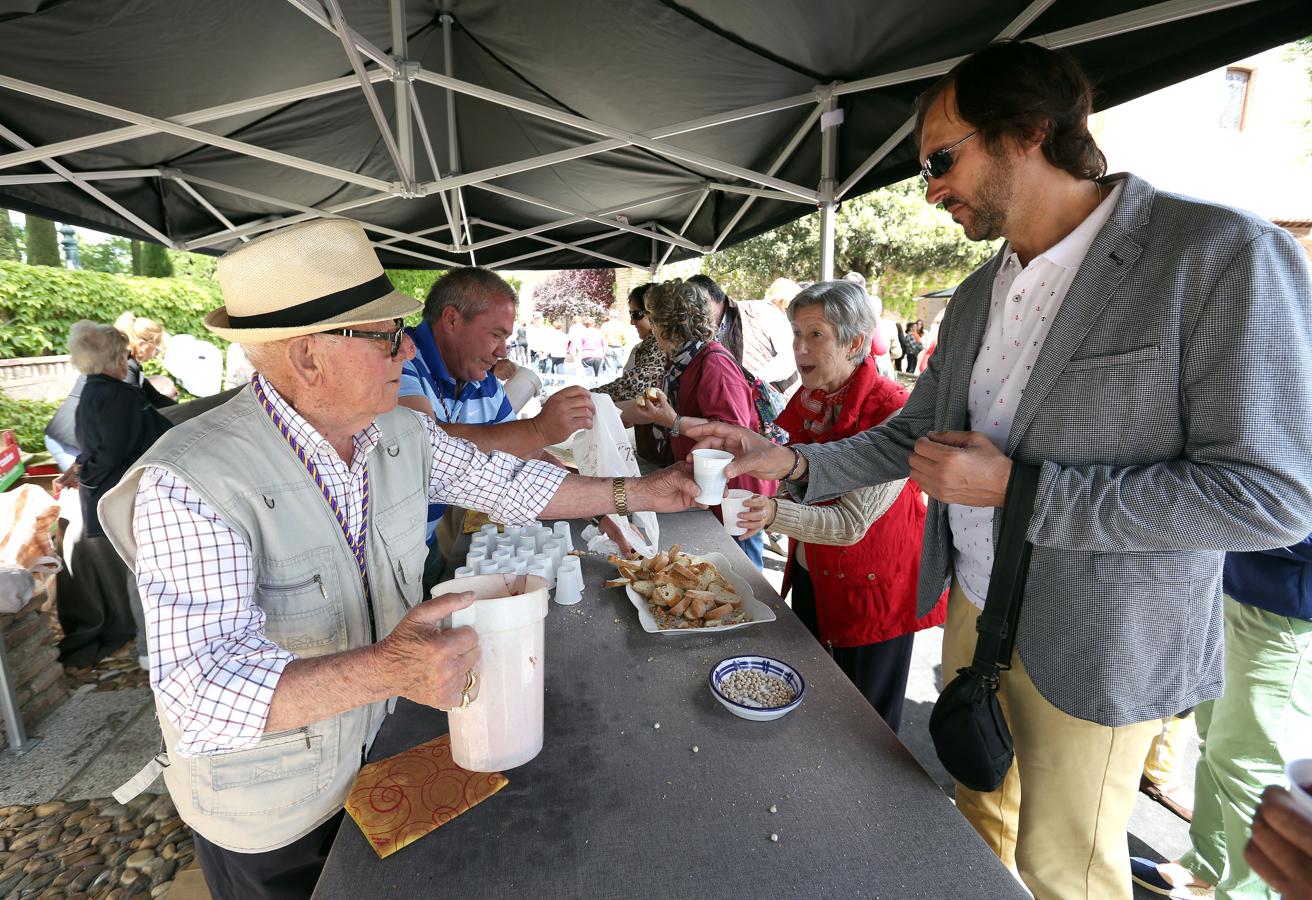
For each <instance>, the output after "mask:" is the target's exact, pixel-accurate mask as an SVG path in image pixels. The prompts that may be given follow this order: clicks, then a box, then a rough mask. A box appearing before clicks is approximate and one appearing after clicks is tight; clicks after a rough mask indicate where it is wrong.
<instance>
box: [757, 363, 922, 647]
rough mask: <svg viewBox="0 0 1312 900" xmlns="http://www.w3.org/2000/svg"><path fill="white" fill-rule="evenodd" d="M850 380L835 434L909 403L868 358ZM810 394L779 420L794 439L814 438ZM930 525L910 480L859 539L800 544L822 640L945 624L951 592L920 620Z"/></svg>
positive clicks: (862, 639) (861, 640)
mask: <svg viewBox="0 0 1312 900" xmlns="http://www.w3.org/2000/svg"><path fill="white" fill-rule="evenodd" d="M852 379H853V380H852V386H851V387H850V388H849V389H848V394H847V398H846V402H845V403H844V405H843V409H842V412H840V413H839V416H838V421H837V422H836V423H835V425H834V430H833V431H832V432H831V436H830V438H829V440H834V441H837V440H841V439H843V438H846V437H851V436H852V435H854V434H857V433H859V432H862V431H865V430H866V429H868V428H873V427H874V426H876V425H878V424H879V423H881V422H883V421H884V420H885V419H887V418H888V417H889V416H891V415H892V414H893V413H895V412H897V411H898V410H899V409H901V408H902V404H904V403H906V401H907V396H908V394H907V391H906V389H905V388H903V387H901V386H899V385H898V384H897V383H896V382H894V381H892V380H890V379H888V378H884V377H883V376H881V375H880V374H879V373H878V371H877V370H876V369H875V361H874V360H873V359H871V358H869V357H867V358H866V359H865V360H864V361H863V362H862V363H861V365H859V366H857V369H856V372H855V373H854V374H853V376H852ZM805 393H806V389H805V388H802V389H801V390H799V391H798V392H797V394H796V395H794V396H793V399H792V401H791V402H790V403H789V404H788V407H787V408H786V409H785V410H784V411H783V413H782V414H780V416H779V419H778V424H779V426H780V427H781V428H783V429H784V430H785V431H787V432H788V434H789V435H790V436H791V438H792V440H791V442H790V443H794V444H805V443H811V442H812V435H811V434H810V432H808V431H807V430H806V428H805V427H804V426H803V425H802V413H801V401H802V396H803V394H805ZM830 502H834V501H830ZM924 530H925V501H924V500H923V499H922V498H921V495H920V485H918V484H916V482H915V481H914V480H908V481H907V483H906V485H905V486H903V488H902V492H901V493H900V494H899V495H898V498H897V499H896V500H894V501H893V505H892V506H891V507H889V508H888V510H887V511H886V512H885V513H884V514H883V515H882V516H880V517H879V518H878V519H876V520H875V521H874V523H873V524H872V525H871V526H870V528H869V529H868V530H867V531H866V533H865V536H864V537H862V538H861V539H860V540H858V541H857V542H856V543H855V544H852V545H851V546H849V547H834V546H829V545H825V544H812V543H807V542H805V541H804V542H802V543H803V546H805V548H806V568H807V572H808V573H809V574H810V576H811V580H812V581H813V582H814V583H815V598H816V618H817V619H818V620H819V624H820V640H821V642H822V643H824V644H829V645H832V646H835V647H860V646H864V645H865V644H874V643H878V642H879V641H886V640H889V639H891V638H895V637H900V636H901V635H904V634H907V633H909V632H913V631H920V630H921V629H922V628H929V627H930V626H931V625H938V624H941V623H942V622H943V620H944V618H945V617H946V615H947V594H946V593H945V594H944V596H943V597H942V598H940V599H939V602H938V604H937V605H936V606H935V607H934V608H933V609H932V610H930V611H929V613H927V614H926V615H925V616H923V617H921V618H916V582H917V580H918V579H919V576H920V546H921V541H922V538H923V533H924ZM794 543H796V539H794ZM795 556H796V554H789V558H788V568H787V570H786V571H785V573H784V589H783V592H784V594H787V593H788V589H789V587H790V585H791V582H792V573H793V566H794V565H795Z"/></svg>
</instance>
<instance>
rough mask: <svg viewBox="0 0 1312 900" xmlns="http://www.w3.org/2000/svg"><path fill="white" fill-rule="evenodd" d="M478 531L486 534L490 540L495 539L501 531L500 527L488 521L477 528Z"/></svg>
mask: <svg viewBox="0 0 1312 900" xmlns="http://www.w3.org/2000/svg"><path fill="white" fill-rule="evenodd" d="M478 533H479V534H482V535H486V537H487V540H488V541H489V542H491V541H495V540H496V539H497V535H498V534H500V533H501V529H500V528H498V527H497V526H495V525H493V524H491V523H488V524H487V525H484V526H483V527H482V528H480V529H478Z"/></svg>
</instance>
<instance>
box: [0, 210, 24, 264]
mask: <svg viewBox="0 0 1312 900" xmlns="http://www.w3.org/2000/svg"><path fill="white" fill-rule="evenodd" d="M0 259H7V260H9V261H10V262H19V261H20V260H21V257H20V256H19V255H18V241H17V239H16V237H15V235H14V223H13V222H11V221H9V210H7V209H0Z"/></svg>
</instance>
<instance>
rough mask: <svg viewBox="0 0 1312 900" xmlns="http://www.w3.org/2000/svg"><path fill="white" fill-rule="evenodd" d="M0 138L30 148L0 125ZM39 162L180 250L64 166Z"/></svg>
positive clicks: (143, 220)
mask: <svg viewBox="0 0 1312 900" xmlns="http://www.w3.org/2000/svg"><path fill="white" fill-rule="evenodd" d="M0 137H3V138H4V139H5V140H7V141H9V143H11V144H13V145H14V146H15V147H19V148H22V149H23V150H27V149H29V148H31V146H32V144H31V143H30V142H29V141H25V140H23V139H22V138H21V137H19V136H18V135H17V134H16V133H14V132H13V131H12V130H10V129H9V128H6V127H5V126H4V125H0ZM41 162H42V163H43V164H44V165H46V166H47V167H48V168H49V169H50V170H51V171H52V172H54V173H55V174H56V175H59V176H61V177H62V178H64V179H66V180H67V181H69V182H70V183H71V184H72V185H73V186H74V187H76V188H79V189H80V190H82V191H83V192H84V193H87V194H90V195H91V196H92V197H94V198H95V199H96V200H99V201H100V202H101V203H103V204H104V205H105V206H108V207H109V208H110V209H112V210H113V211H114V212H116V213H118V214H119V215H120V216H122V217H123V218H125V219H127V220H128V221H129V222H131V223H132V224H133V225H135V226H137V227H138V228H140V229H141V230H142V231H144V232H145V233H146V234H148V235H150V236H151V237H152V238H153V239H154V240H156V241H158V242H159V243H161V244H163V245H164V246H165V247H172V248H173V249H175V250H179V249H181V247H179V245H178V244H177V243H175V242H174V241H173V239H172V238H170V237H169V236H168V235H166V234H164V233H163V232H162V231H159V230H158V229H156V228H155V227H154V226H153V225H151V224H150V223H149V222H147V221H146V220H145V219H142V218H141V217H140V216H138V215H137V214H136V213H134V212H132V211H131V210H129V209H126V208H125V207H124V206H123V205H122V204H121V203H118V202H117V201H116V200H113V199H112V198H110V197H107V196H105V194H103V193H102V192H101V191H99V190H97V189H96V188H94V187H92V186H91V185H89V184H87V183H86V182H85V181H83V180H81V179H80V178H78V176H77V174H76V173H74V172H70V171H69V170H68V169H66V168H64V166H63V165H62V164H61V163H59V162H56V161H55V160H53V159H43V160H41Z"/></svg>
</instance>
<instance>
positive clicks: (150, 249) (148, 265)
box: [141, 242, 173, 278]
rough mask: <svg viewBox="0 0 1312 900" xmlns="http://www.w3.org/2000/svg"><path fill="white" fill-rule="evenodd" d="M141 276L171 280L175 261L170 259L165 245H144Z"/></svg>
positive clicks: (142, 248)
mask: <svg viewBox="0 0 1312 900" xmlns="http://www.w3.org/2000/svg"><path fill="white" fill-rule="evenodd" d="M141 274H142V275H145V276H147V277H148V278H170V277H172V275H173V261H172V260H170V259H169V251H168V248H167V247H165V246H164V245H163V244H155V243H144V242H143V243H142V245H141Z"/></svg>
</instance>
